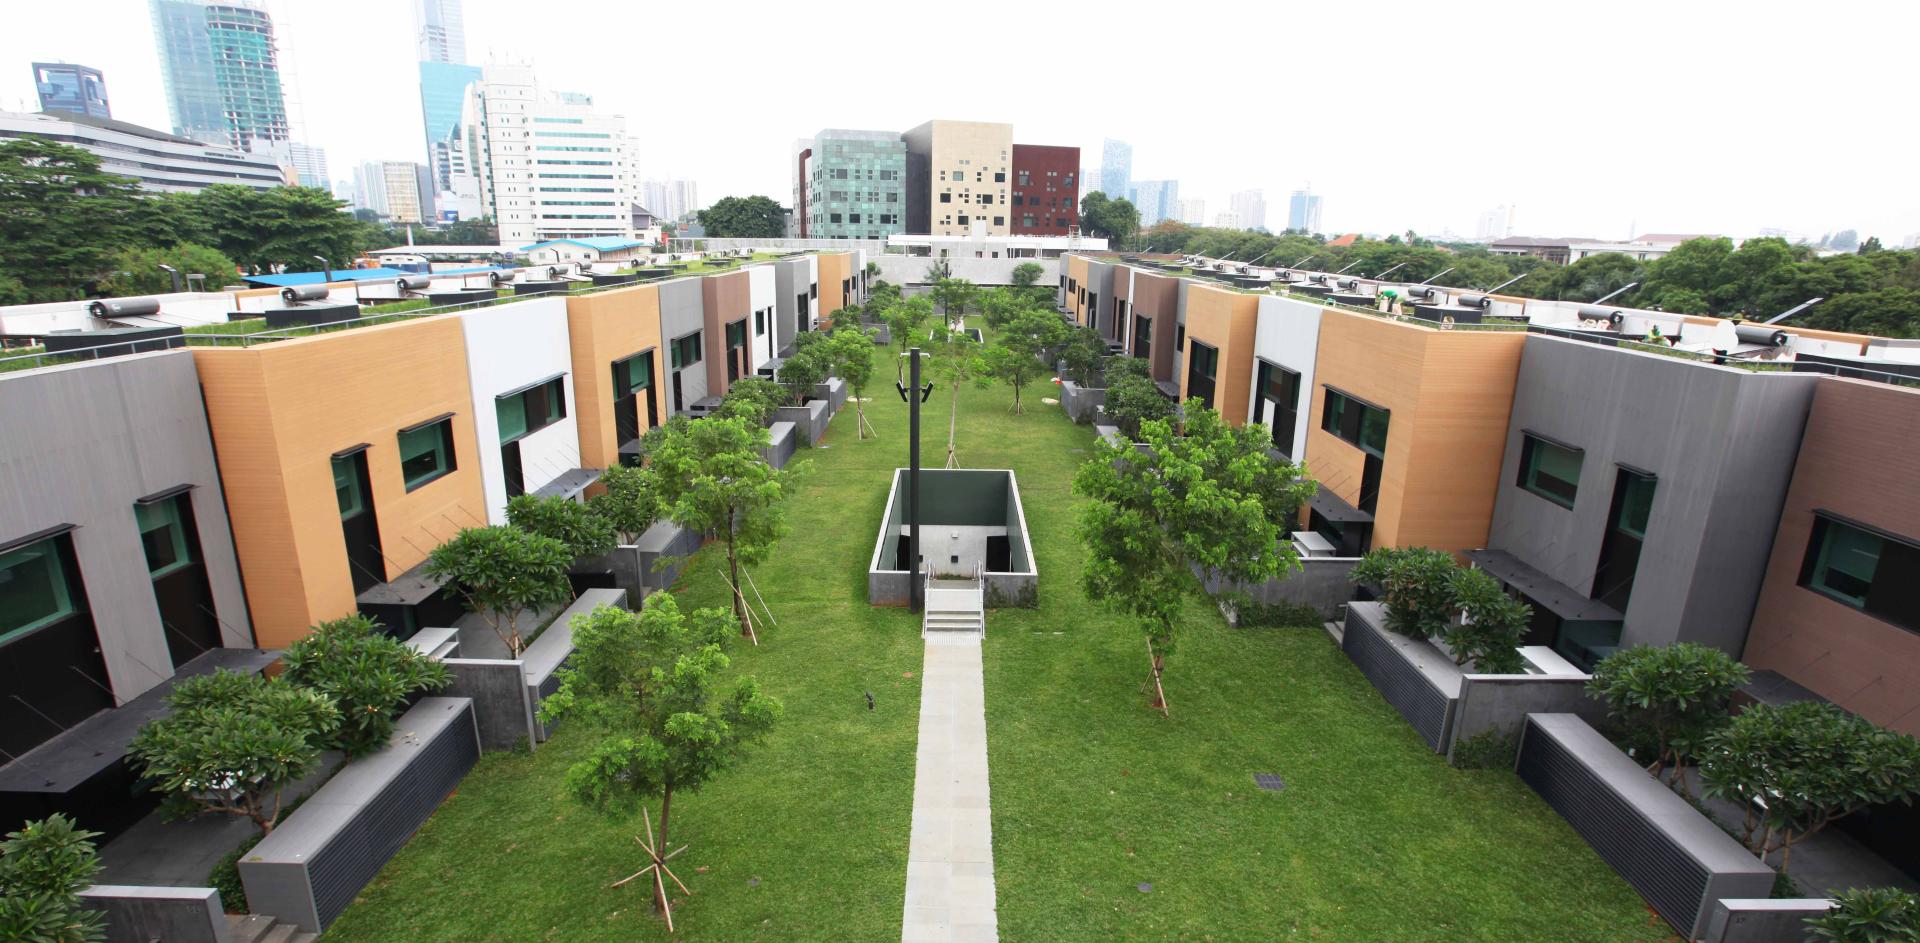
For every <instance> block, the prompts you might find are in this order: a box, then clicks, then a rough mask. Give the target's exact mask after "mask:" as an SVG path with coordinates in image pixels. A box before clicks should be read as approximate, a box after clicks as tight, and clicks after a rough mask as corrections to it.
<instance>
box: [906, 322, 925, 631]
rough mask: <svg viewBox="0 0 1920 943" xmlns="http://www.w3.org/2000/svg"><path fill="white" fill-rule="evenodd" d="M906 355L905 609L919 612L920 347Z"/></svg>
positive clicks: (922, 592) (922, 601)
mask: <svg viewBox="0 0 1920 943" xmlns="http://www.w3.org/2000/svg"><path fill="white" fill-rule="evenodd" d="M907 356H909V357H912V358H913V374H912V376H911V378H910V379H911V380H912V382H913V391H912V392H911V393H910V394H909V395H908V396H907V399H908V401H909V403H910V405H909V408H910V409H911V410H912V416H913V418H912V420H911V421H910V423H909V426H908V430H907V441H908V443H909V445H908V446H907V455H908V471H907V558H908V559H907V581H908V589H907V592H908V593H909V596H908V603H907V608H908V610H909V611H912V612H919V611H921V610H922V609H923V608H925V607H926V604H927V599H926V588H925V587H923V586H921V585H920V401H921V400H922V399H925V398H926V397H924V396H922V395H921V392H920V348H918V347H915V348H913V350H912V351H910V352H909V353H908V354H907Z"/></svg>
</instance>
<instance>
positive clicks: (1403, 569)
mask: <svg viewBox="0 0 1920 943" xmlns="http://www.w3.org/2000/svg"><path fill="white" fill-rule="evenodd" d="M1108 395H1109V396H1111V395H1112V394H1111V393H1109V394H1108ZM1454 570H1455V567H1454V563H1453V554H1450V553H1447V552H1446V551H1443V550H1432V549H1429V548H1427V547H1383V548H1381V549H1379V550H1375V551H1373V552H1372V553H1369V554H1367V555H1366V557H1364V558H1362V559H1361V561H1360V563H1359V565H1357V566H1355V567H1354V568H1353V570H1352V572H1350V573H1348V574H1347V579H1349V580H1352V581H1353V582H1355V583H1364V584H1366V585H1368V586H1373V587H1376V588H1377V589H1378V590H1379V592H1380V599H1381V601H1382V602H1384V603H1386V606H1387V627H1388V628H1390V629H1392V630H1394V631H1395V632H1398V633H1400V634H1401V635H1405V636H1407V637H1408V638H1418V639H1424V638H1432V637H1433V636H1436V635H1439V634H1441V633H1442V632H1445V631H1446V630H1447V625H1448V623H1450V622H1451V621H1452V619H1453V613H1454V609H1455V607H1454V598H1453V573H1454Z"/></svg>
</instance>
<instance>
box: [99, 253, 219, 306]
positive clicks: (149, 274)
mask: <svg viewBox="0 0 1920 943" xmlns="http://www.w3.org/2000/svg"><path fill="white" fill-rule="evenodd" d="M161 265H171V266H173V267H174V268H175V269H177V270H179V272H180V281H181V287H183V288H184V287H185V286H186V278H187V276H188V275H196V274H197V275H205V276H206V277H207V281H206V287H207V289H208V290H210V291H218V290H220V287H221V286H222V285H229V284H232V283H233V281H234V278H235V275H234V265H233V260H232V259H229V258H227V257H226V256H224V255H221V254H220V252H219V250H217V249H210V248H208V247H206V246H202V245H195V244H194V243H191V242H183V243H180V244H178V245H172V246H167V247H165V248H154V247H149V246H123V247H121V248H120V249H119V250H118V251H116V252H115V253H114V254H113V272H112V274H110V275H108V276H107V277H106V278H105V279H104V280H103V281H102V282H101V283H100V290H101V291H102V292H104V293H106V294H108V295H112V296H120V295H158V294H163V293H166V292H170V291H172V290H173V276H171V275H169V274H167V273H166V272H164V271H161V269H160V266H161Z"/></svg>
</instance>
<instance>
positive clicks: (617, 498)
mask: <svg viewBox="0 0 1920 943" xmlns="http://www.w3.org/2000/svg"><path fill="white" fill-rule="evenodd" d="M600 487H602V488H604V489H606V490H604V491H602V492H600V493H599V494H596V495H594V496H593V497H591V498H588V499H587V509H588V510H590V511H592V512H593V513H595V514H597V515H599V516H600V519H601V520H604V521H606V522H607V523H608V524H609V525H611V526H612V527H613V530H614V533H615V534H616V535H618V537H619V539H620V543H622V544H632V543H634V542H635V541H637V540H639V539H640V535H641V534H644V533H646V532H647V528H649V527H652V526H653V522H654V521H657V520H659V519H660V501H659V499H658V498H656V497H655V496H654V494H653V492H652V491H651V490H649V489H648V488H647V476H646V474H645V473H644V472H642V471H641V470H640V469H638V468H630V467H628V466H625V465H615V466H613V467H611V468H608V469H607V470H606V471H604V472H601V473H600Z"/></svg>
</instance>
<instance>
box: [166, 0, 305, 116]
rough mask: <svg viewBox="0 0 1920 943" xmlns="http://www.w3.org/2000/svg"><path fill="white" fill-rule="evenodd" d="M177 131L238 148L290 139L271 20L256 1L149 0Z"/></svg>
mask: <svg viewBox="0 0 1920 943" xmlns="http://www.w3.org/2000/svg"><path fill="white" fill-rule="evenodd" d="M150 4H151V11H152V15H153V28H154V36H155V39H156V41H157V42H158V45H159V52H160V75H161V78H162V80H163V82H164V83H165V86H166V92H167V109H168V112H169V113H170V114H171V115H172V116H173V132H174V133H175V134H178V135H182V136H184V137H188V138H192V139H194V140H196V141H203V142H206V143H209V144H224V145H226V146H228V147H231V148H234V149H236V150H241V151H251V150H267V151H279V150H283V149H284V145H285V143H286V142H287V140H288V138H289V127H288V124H287V103H286V98H285V96H284V94H283V92H282V90H281V85H280V57H279V52H278V50H277V49H276V47H275V44H274V34H273V17H272V16H270V15H269V14H268V13H267V10H266V8H265V7H264V6H263V5H262V4H261V3H260V2H259V0H219V2H215V0H150Z"/></svg>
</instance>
